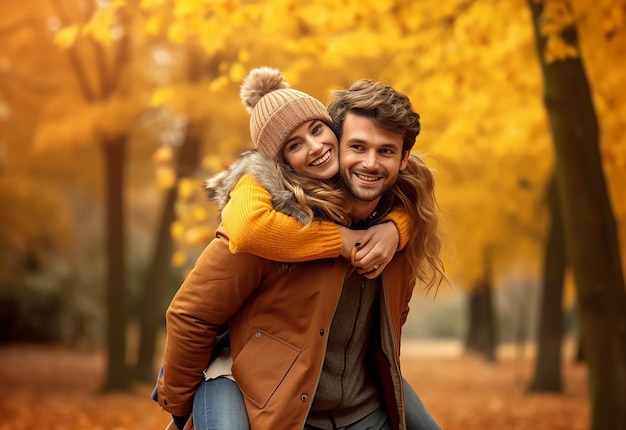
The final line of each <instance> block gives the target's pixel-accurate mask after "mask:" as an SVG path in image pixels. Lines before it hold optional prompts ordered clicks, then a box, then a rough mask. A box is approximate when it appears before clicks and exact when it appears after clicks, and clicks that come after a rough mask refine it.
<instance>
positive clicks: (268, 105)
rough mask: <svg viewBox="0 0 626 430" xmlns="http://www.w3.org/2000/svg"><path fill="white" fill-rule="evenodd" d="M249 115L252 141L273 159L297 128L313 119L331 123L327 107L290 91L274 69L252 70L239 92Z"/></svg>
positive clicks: (314, 99)
mask: <svg viewBox="0 0 626 430" xmlns="http://www.w3.org/2000/svg"><path fill="white" fill-rule="evenodd" d="M239 96H240V97H241V101H242V102H243V105H244V106H245V107H246V109H247V110H248V112H250V114H251V115H250V135H251V137H252V142H253V143H254V146H256V147H257V148H258V149H259V151H261V152H262V153H263V154H265V155H267V156H269V157H272V158H276V157H277V156H278V154H279V153H280V150H281V148H282V146H283V144H284V143H285V139H287V137H288V136H289V135H290V134H291V133H292V132H293V131H294V130H295V129H296V128H298V127H299V126H300V125H302V124H304V123H305V122H307V121H310V120H312V119H319V120H321V121H324V122H325V123H326V124H331V123H332V121H331V119H330V115H328V110H326V107H325V106H324V105H323V104H322V103H321V102H320V101H319V100H317V99H316V98H314V97H311V96H310V95H308V94H306V93H303V92H302V91H297V90H294V89H291V88H289V84H288V83H287V82H286V81H285V78H284V76H283V74H282V73H281V72H280V71H279V70H276V69H271V68H269V67H259V68H256V69H252V70H251V71H250V73H249V74H248V76H247V77H246V79H245V80H244V81H243V84H242V85H241V91H240V93H239Z"/></svg>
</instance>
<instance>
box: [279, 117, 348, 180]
mask: <svg viewBox="0 0 626 430" xmlns="http://www.w3.org/2000/svg"><path fill="white" fill-rule="evenodd" d="M338 147H339V143H338V142H337V136H335V133H333V131H332V130H331V129H330V127H328V126H327V125H326V124H325V123H324V122H323V121H320V120H317V119H314V120H311V121H307V122H305V123H304V124H302V125H301V126H300V127H298V128H296V129H295V130H294V131H293V133H291V134H290V135H289V137H287V141H286V143H285V144H284V145H283V149H282V154H283V158H284V159H285V162H286V163H287V164H289V165H290V166H291V167H292V168H293V170H295V171H296V172H299V173H304V174H306V175H309V176H312V177H313V178H317V179H329V178H332V177H333V176H335V175H336V174H337V171H338V170H339V151H338V150H337V149H338Z"/></svg>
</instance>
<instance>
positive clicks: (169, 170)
mask: <svg viewBox="0 0 626 430" xmlns="http://www.w3.org/2000/svg"><path fill="white" fill-rule="evenodd" d="M154 185H155V186H156V187H157V188H159V189H164V190H165V189H169V188H172V187H173V186H174V185H176V171H175V170H174V168H173V167H172V166H157V167H156V169H155V172H154Z"/></svg>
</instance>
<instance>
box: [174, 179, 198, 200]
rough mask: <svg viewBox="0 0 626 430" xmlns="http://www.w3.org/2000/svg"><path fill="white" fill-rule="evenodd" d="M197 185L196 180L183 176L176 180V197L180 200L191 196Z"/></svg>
mask: <svg viewBox="0 0 626 430" xmlns="http://www.w3.org/2000/svg"><path fill="white" fill-rule="evenodd" d="M196 187H197V184H196V181H193V180H191V179H188V178H183V179H181V180H180V181H178V197H179V198H180V199H182V200H186V199H189V198H191V196H192V195H193V193H194V191H195V189H196Z"/></svg>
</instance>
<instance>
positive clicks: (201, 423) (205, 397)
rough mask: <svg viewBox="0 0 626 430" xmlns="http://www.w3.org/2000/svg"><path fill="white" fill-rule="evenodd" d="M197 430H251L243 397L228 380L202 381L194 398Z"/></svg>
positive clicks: (233, 383) (194, 422)
mask: <svg viewBox="0 0 626 430" xmlns="http://www.w3.org/2000/svg"><path fill="white" fill-rule="evenodd" d="M193 427H194V429H195V430H250V424H249V423H248V414H247V412H246V406H245V404H244V402H243V396H242V395H241V391H239V387H238V386H237V384H236V383H235V382H234V381H231V380H230V379H228V378H216V379H209V380H208V381H202V382H201V383H200V385H199V386H198V389H197V390H196V394H195V395H194V398H193Z"/></svg>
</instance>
